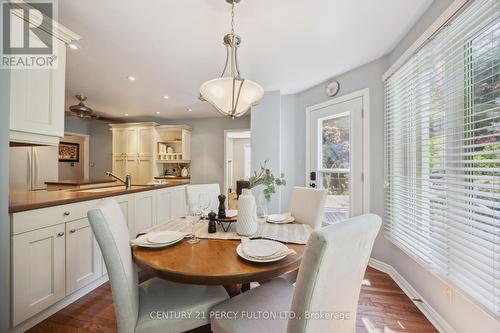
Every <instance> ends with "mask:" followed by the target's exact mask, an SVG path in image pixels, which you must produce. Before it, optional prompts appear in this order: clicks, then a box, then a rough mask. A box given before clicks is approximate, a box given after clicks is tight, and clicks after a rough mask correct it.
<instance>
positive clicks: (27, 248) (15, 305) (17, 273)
mask: <svg viewBox="0 0 500 333" xmlns="http://www.w3.org/2000/svg"><path fill="white" fill-rule="evenodd" d="M34 218H36V217H35V216H34ZM64 236H65V226H64V224H58V225H55V226H51V227H47V228H43V229H36V230H33V231H30V232H25V233H22V234H19V235H15V236H13V237H12V321H13V325H14V326H15V325H17V324H19V323H21V322H22V321H24V320H26V319H28V318H29V317H31V316H33V315H35V314H36V313H38V312H40V311H41V310H43V309H45V308H47V307H49V306H50V305H52V304H54V303H56V302H57V301H59V300H61V299H63V298H64V297H65V292H66V287H65V237H64Z"/></svg>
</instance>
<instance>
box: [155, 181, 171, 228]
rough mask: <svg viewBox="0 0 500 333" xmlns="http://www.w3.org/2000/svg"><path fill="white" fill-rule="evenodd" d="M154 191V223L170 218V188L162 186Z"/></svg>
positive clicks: (160, 222) (164, 221)
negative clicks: (162, 187)
mask: <svg viewBox="0 0 500 333" xmlns="http://www.w3.org/2000/svg"><path fill="white" fill-rule="evenodd" d="M155 192H156V224H162V223H166V222H168V221H170V220H171V219H172V197H173V195H172V192H173V191H172V189H171V188H164V189H161V190H158V191H155Z"/></svg>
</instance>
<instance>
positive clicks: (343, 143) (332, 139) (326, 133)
mask: <svg viewBox="0 0 500 333" xmlns="http://www.w3.org/2000/svg"><path fill="white" fill-rule="evenodd" d="M349 118H350V117H349V116H348V115H347V116H341V117H335V118H330V119H324V120H320V121H321V133H322V142H321V166H322V169H349V148H350V140H349V132H350V131H349V127H350V121H349Z"/></svg>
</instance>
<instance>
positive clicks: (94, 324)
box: [28, 267, 437, 333]
mask: <svg viewBox="0 0 500 333" xmlns="http://www.w3.org/2000/svg"><path fill="white" fill-rule="evenodd" d="M28 332H30V333H70V332H71V333H73V332H75V333H78V332H82V333H83V332H88V333H107V332H116V321H115V313H114V307H113V299H112V297H111V288H110V285H109V283H106V284H104V285H102V286H101V287H99V288H97V289H96V290H94V291H93V292H91V293H89V294H88V295H86V296H85V297H83V298H81V299H79V300H77V301H76V302H74V303H72V304H70V305H69V306H67V307H66V308H64V309H62V310H61V311H59V312H57V313H56V314H54V315H53V316H51V317H49V318H47V319H46V320H45V321H43V322H41V323H40V324H38V325H37V326H35V327H33V328H32V329H30V330H29V331H28ZM192 332H193V333H194V332H197V333H202V332H210V329H209V328H208V327H202V328H200V329H198V330H196V331H192ZM356 332H357V333H430V332H437V330H436V329H435V328H434V327H433V326H432V324H431V323H430V322H429V321H428V320H427V319H426V318H425V317H424V315H423V314H422V313H421V312H420V311H419V310H418V308H417V307H416V306H415V305H414V304H413V303H412V302H411V300H410V299H409V298H408V297H407V296H406V295H405V294H404V293H403V291H402V290H401V289H400V288H399V287H398V285H397V284H396V283H395V282H394V281H393V280H392V279H391V278H390V277H389V276H388V275H387V274H385V273H382V272H379V271H377V270H375V269H373V268H371V267H368V269H367V271H366V274H365V279H364V281H363V286H362V288H361V295H360V297H359V303H358V315H357V328H356Z"/></svg>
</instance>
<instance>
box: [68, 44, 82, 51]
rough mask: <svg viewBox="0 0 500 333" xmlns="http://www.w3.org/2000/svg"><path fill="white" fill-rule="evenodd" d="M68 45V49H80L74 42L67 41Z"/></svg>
mask: <svg viewBox="0 0 500 333" xmlns="http://www.w3.org/2000/svg"><path fill="white" fill-rule="evenodd" d="M68 47H69V48H70V49H72V50H78V49H80V46H78V44H75V43H69V44H68Z"/></svg>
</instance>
